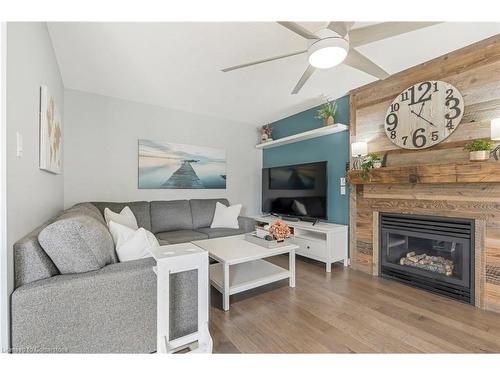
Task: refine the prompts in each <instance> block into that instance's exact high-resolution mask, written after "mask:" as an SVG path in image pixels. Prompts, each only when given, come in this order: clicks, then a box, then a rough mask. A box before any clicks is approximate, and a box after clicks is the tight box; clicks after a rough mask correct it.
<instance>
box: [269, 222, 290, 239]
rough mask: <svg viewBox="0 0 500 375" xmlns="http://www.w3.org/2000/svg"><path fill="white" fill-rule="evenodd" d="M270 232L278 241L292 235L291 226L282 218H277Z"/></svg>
mask: <svg viewBox="0 0 500 375" xmlns="http://www.w3.org/2000/svg"><path fill="white" fill-rule="evenodd" d="M269 233H271V235H272V236H273V237H274V238H275V239H276V240H278V241H283V240H284V239H285V238H288V237H290V234H291V231H290V227H289V226H288V225H286V224H285V223H284V222H283V221H281V220H276V221H275V222H274V223H272V224H271V226H270V227H269Z"/></svg>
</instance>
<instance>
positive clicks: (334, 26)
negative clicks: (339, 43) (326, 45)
mask: <svg viewBox="0 0 500 375" xmlns="http://www.w3.org/2000/svg"><path fill="white" fill-rule="evenodd" d="M352 25H354V22H334V21H332V22H330V23H329V24H328V26H327V28H328V29H330V30H332V31H335V32H336V33H337V34H339V35H340V36H341V37H342V38H343V37H345V36H346V35H347V33H348V32H349V30H351V27H352Z"/></svg>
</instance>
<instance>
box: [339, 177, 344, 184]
mask: <svg viewBox="0 0 500 375" xmlns="http://www.w3.org/2000/svg"><path fill="white" fill-rule="evenodd" d="M340 186H345V177H340Z"/></svg>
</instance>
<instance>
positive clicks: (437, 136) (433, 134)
mask: <svg viewBox="0 0 500 375" xmlns="http://www.w3.org/2000/svg"><path fill="white" fill-rule="evenodd" d="M431 139H432V141H433V142H436V141H437V140H438V139H439V134H438V132H437V131H434V132H432V133H431Z"/></svg>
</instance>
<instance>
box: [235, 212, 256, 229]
mask: <svg viewBox="0 0 500 375" xmlns="http://www.w3.org/2000/svg"><path fill="white" fill-rule="evenodd" d="M238 224H239V226H240V229H243V230H244V231H245V233H250V232H253V231H255V224H256V221H255V220H254V219H252V218H250V217H246V216H238Z"/></svg>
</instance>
